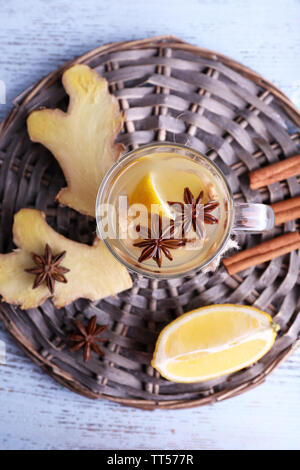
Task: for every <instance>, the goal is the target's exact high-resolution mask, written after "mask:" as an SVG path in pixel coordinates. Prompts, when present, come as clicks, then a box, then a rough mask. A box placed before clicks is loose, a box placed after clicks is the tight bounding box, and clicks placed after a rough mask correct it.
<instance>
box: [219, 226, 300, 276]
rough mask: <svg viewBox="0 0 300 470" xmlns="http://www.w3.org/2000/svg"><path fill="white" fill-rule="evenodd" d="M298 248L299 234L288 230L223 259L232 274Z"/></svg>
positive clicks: (299, 244) (299, 246)
mask: <svg viewBox="0 0 300 470" xmlns="http://www.w3.org/2000/svg"><path fill="white" fill-rule="evenodd" d="M299 248H300V234H299V233H298V232H289V233H285V234H284V235H280V236H279V237H276V238H273V239H271V240H268V241H266V242H262V243H260V244H259V245H256V246H253V247H251V248H248V249H246V250H243V251H240V252H239V253H237V254H235V255H233V256H230V257H229V258H224V259H223V264H224V266H225V268H226V269H227V272H228V273H229V274H230V275H232V274H236V273H238V272H240V271H244V269H247V268H250V267H251V266H256V265H257V264H260V263H264V262H266V261H270V260H271V259H274V258H277V257H278V256H281V255H285V254H287V253H290V252H291V251H294V250H297V249H299Z"/></svg>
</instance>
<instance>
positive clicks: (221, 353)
mask: <svg viewBox="0 0 300 470" xmlns="http://www.w3.org/2000/svg"><path fill="white" fill-rule="evenodd" d="M277 330H278V325H276V324H274V323H273V322H272V318H271V317H270V315H268V314H267V313H264V312H262V311H260V310H257V309H256V308H254V307H249V306H245V305H232V304H220V305H210V306H207V307H202V308H199V309H197V310H192V311H191V312H188V313H186V314H184V315H182V316H181V317H179V318H177V319H176V320H175V321H173V322H172V323H170V324H169V325H168V326H167V327H166V328H164V329H163V330H162V332H161V333H160V335H159V337H158V340H157V343H156V348H155V352H154V356H153V360H152V366H153V367H154V368H155V369H157V370H158V371H159V372H160V374H161V375H162V376H163V377H165V378H166V379H169V380H172V381H174V382H189V383H192V382H201V381H204V380H209V379H213V378H216V377H220V376H222V375H226V374H231V373H233V372H236V371H238V370H240V369H243V368H244V367H248V366H249V365H251V364H253V363H254V362H256V361H258V359H260V358H261V357H262V356H264V355H265V354H266V353H267V352H268V351H269V350H270V349H271V347H272V345H273V344H274V341H275V338H276V335H277V333H276V331H277Z"/></svg>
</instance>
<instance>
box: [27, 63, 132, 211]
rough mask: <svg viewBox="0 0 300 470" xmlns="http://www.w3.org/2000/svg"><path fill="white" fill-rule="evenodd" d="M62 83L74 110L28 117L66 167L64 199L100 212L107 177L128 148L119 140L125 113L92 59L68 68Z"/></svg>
mask: <svg viewBox="0 0 300 470" xmlns="http://www.w3.org/2000/svg"><path fill="white" fill-rule="evenodd" d="M62 83H63V86H64V88H65V90H66V92H67V93H68V95H69V96H70V103H69V108H68V111H67V112H66V113H64V112H63V111H61V110H60V109H43V110H39V111H33V112H32V113H31V114H30V116H29V117H28V119H27V128H28V133H29V136H30V139H31V140H32V141H33V142H39V143H41V144H43V145H44V146H45V147H47V148H48V149H49V150H50V152H51V153H52V154H53V155H54V157H55V158H56V160H57V161H58V163H59V164H60V166H61V168H62V171H63V173H64V176H65V178H66V181H67V187H66V188H64V189H62V190H61V191H60V192H59V193H58V195H57V199H58V200H59V202H60V203H61V204H64V205H66V206H70V207H72V208H73V209H75V210H77V211H79V212H81V213H82V214H87V215H91V216H93V217H94V216H95V204H96V197H97V192H98V189H99V186H100V183H101V181H102V178H103V176H104V175H105V173H106V172H107V171H108V170H109V168H110V167H111V166H112V165H113V163H114V162H116V161H117V159H118V158H119V156H120V154H121V152H122V151H123V149H124V147H123V145H122V144H114V140H115V137H116V135H117V134H118V133H119V132H120V130H121V128H122V124H123V116H122V114H121V113H120V110H119V105H118V101H117V99H116V98H115V97H114V96H112V95H111V94H110V93H109V91H108V85H107V81H106V80H105V79H104V78H102V77H101V76H100V75H99V74H98V73H97V72H95V71H94V70H92V69H91V68H90V67H88V66H87V65H74V66H73V67H71V68H69V69H68V70H66V71H65V72H64V74H63V77H62Z"/></svg>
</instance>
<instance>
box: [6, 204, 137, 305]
mask: <svg viewBox="0 0 300 470" xmlns="http://www.w3.org/2000/svg"><path fill="white" fill-rule="evenodd" d="M13 236H14V243H15V244H16V246H17V247H19V248H18V249H17V250H15V251H14V252H12V253H8V254H1V255H0V294H1V295H2V297H3V300H4V301H6V302H9V303H12V304H17V305H20V307H21V308H22V309H27V308H35V307H38V306H39V305H41V304H42V303H43V302H44V301H45V300H46V299H47V298H48V297H50V296H51V293H50V290H49V289H48V287H47V285H46V283H43V284H42V285H40V286H38V287H36V288H34V289H33V284H34V281H35V276H34V275H33V274H31V273H28V272H25V269H30V268H35V267H36V265H35V263H34V261H33V259H32V253H36V254H38V255H42V256H43V255H44V251H45V246H46V244H48V245H49V247H50V248H51V250H52V252H53V255H58V254H60V253H62V252H63V251H66V254H65V257H64V258H63V260H62V262H61V266H63V267H65V268H67V269H69V272H67V273H65V278H66V280H67V283H63V282H55V286H54V294H53V297H52V299H53V303H54V305H55V306H56V307H58V308H60V307H63V306H65V305H67V304H69V303H70V302H72V301H74V300H76V299H78V298H79V297H85V298H87V299H90V300H98V299H101V298H103V297H107V296H109V295H114V294H117V293H118V292H121V291H122V290H125V289H129V288H130V287H132V281H131V278H130V276H129V274H128V272H127V270H126V268H125V267H124V266H122V265H121V264H120V263H119V262H118V261H117V260H116V259H115V258H114V257H113V255H111V253H110V252H109V251H108V249H107V248H106V246H105V244H104V242H103V241H101V240H99V239H96V241H95V243H94V246H88V245H85V244H83V243H78V242H74V241H72V240H69V239H67V238H65V237H63V236H62V235H60V234H59V233H57V232H56V231H55V230H54V229H52V228H51V227H50V226H49V225H48V224H47V222H46V220H45V214H44V213H43V212H41V211H38V210H35V209H21V210H20V211H19V212H18V213H17V214H16V215H15V218H14V226H13Z"/></svg>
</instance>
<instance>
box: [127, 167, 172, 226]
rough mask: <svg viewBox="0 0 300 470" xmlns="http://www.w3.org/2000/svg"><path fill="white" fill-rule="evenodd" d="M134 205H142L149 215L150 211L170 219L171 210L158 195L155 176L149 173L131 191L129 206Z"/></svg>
mask: <svg viewBox="0 0 300 470" xmlns="http://www.w3.org/2000/svg"><path fill="white" fill-rule="evenodd" d="M134 204H143V205H144V206H145V207H146V208H147V210H148V212H149V213H151V210H152V212H160V213H161V214H162V215H163V216H166V217H168V218H172V210H171V208H170V206H169V204H168V203H167V201H165V200H164V198H163V197H162V196H161V195H160V191H159V189H158V185H157V184H156V181H155V175H153V174H151V173H149V174H147V175H145V176H144V177H143V178H142V179H141V181H140V182H139V183H138V184H137V186H136V187H135V189H134V190H133V192H132V194H131V196H130V198H129V205H130V206H132V205H134ZM154 204H155V205H156V206H157V207H156V208H155V207H151V206H152V205H154ZM155 209H156V210H155Z"/></svg>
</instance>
